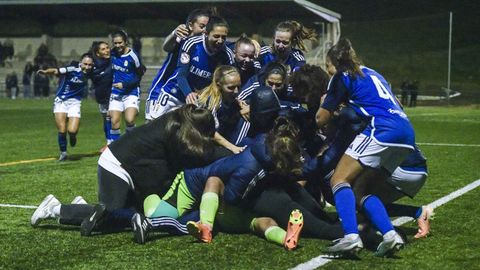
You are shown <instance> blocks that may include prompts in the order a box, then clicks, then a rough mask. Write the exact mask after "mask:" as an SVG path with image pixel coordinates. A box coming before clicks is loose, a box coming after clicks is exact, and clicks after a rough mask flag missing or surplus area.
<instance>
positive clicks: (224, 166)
mask: <svg viewBox="0 0 480 270" xmlns="http://www.w3.org/2000/svg"><path fill="white" fill-rule="evenodd" d="M210 176H217V177H219V178H220V179H222V181H223V182H224V183H225V189H224V199H225V201H226V202H227V203H230V204H238V203H239V202H240V201H241V199H242V198H243V197H245V195H246V192H247V190H248V189H249V185H252V183H256V181H258V180H259V179H261V178H263V177H264V176H265V172H264V171H263V169H262V167H261V165H260V163H259V162H258V161H257V159H256V158H255V157H254V156H253V154H252V151H251V148H250V147H247V148H246V149H245V150H243V152H241V153H240V154H236V155H231V156H228V157H224V158H222V159H219V160H217V161H215V162H214V163H212V164H210V165H208V166H205V167H202V168H196V169H189V170H185V182H186V184H187V187H188V190H189V191H190V194H191V195H192V196H193V197H194V198H195V199H197V200H200V199H201V197H202V194H203V190H204V188H205V183H206V182H207V180H208V178H209V177H210Z"/></svg>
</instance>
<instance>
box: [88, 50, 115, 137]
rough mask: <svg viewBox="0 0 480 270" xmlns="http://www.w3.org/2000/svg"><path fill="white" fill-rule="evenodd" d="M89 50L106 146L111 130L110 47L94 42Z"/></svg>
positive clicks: (111, 76) (92, 77)
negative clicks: (109, 109) (109, 104)
mask: <svg viewBox="0 0 480 270" xmlns="http://www.w3.org/2000/svg"><path fill="white" fill-rule="evenodd" d="M90 50H91V52H92V56H93V62H94V66H93V71H92V76H91V79H92V82H93V87H94V89H95V100H96V101H97V103H98V108H99V110H100V113H101V115H102V118H103V131H104V133H105V139H106V142H107V145H108V144H110V143H111V139H110V129H111V128H112V122H111V119H110V115H109V114H108V103H109V100H110V94H111V90H112V79H113V74H112V63H111V61H110V46H109V45H108V43H107V42H105V41H95V42H93V43H92V46H91V49H90Z"/></svg>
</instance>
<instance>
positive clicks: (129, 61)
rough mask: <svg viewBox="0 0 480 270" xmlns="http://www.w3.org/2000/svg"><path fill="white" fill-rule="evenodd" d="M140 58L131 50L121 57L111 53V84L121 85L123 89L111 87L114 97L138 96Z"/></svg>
mask: <svg viewBox="0 0 480 270" xmlns="http://www.w3.org/2000/svg"><path fill="white" fill-rule="evenodd" d="M140 69H141V62H140V58H139V57H138V56H137V53H135V52H134V51H133V50H132V49H130V51H129V52H127V53H126V54H123V55H116V54H115V53H112V70H113V82H112V83H119V82H121V83H123V89H118V88H116V87H112V94H115V95H135V96H139V95H140V79H141V75H140V74H139V73H140V72H139V70H140Z"/></svg>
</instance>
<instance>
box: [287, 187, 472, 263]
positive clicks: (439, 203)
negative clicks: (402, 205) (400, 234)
mask: <svg viewBox="0 0 480 270" xmlns="http://www.w3.org/2000/svg"><path fill="white" fill-rule="evenodd" d="M479 186H480V179H477V180H475V181H473V182H472V183H470V184H468V185H466V186H464V187H463V188H461V189H458V190H456V191H454V192H452V193H450V194H448V195H446V196H443V197H442V198H440V199H437V200H435V201H433V202H431V203H429V204H428V205H429V206H430V207H432V208H433V209H435V208H437V207H439V206H442V205H444V204H446V203H447V202H449V201H451V200H453V199H456V198H458V197H460V196H462V195H463V194H465V193H467V192H469V191H471V190H473V189H475V188H477V187H479ZM412 220H413V219H412V218H411V217H400V218H397V219H395V220H394V221H392V224H393V225H394V226H400V225H403V224H405V223H407V222H409V221H412ZM331 261H332V259H331V258H330V257H328V255H323V254H322V255H320V256H317V257H315V258H313V259H311V260H310V261H308V262H304V263H301V264H299V265H297V266H295V267H293V268H290V270H310V269H316V268H318V267H321V266H323V265H325V264H327V263H329V262H331Z"/></svg>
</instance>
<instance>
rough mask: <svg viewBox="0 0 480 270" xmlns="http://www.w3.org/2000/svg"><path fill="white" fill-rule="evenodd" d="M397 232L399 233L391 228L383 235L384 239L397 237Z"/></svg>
mask: <svg viewBox="0 0 480 270" xmlns="http://www.w3.org/2000/svg"><path fill="white" fill-rule="evenodd" d="M396 234H397V232H396V231H395V230H390V231H388V232H386V233H385V234H384V235H383V239H384V240H385V239H392V238H393V237H395V235H396Z"/></svg>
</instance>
